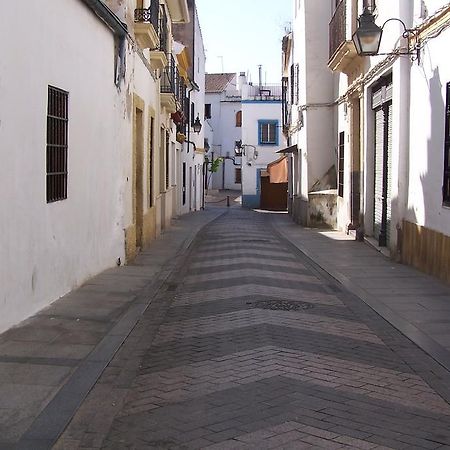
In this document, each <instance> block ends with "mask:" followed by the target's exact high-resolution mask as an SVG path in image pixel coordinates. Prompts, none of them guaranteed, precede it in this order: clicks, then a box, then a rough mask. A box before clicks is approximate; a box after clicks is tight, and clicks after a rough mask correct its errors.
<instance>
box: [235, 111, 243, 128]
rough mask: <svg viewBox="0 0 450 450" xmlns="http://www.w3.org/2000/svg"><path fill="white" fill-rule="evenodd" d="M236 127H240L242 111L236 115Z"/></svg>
mask: <svg viewBox="0 0 450 450" xmlns="http://www.w3.org/2000/svg"><path fill="white" fill-rule="evenodd" d="M236 126H237V127H242V111H238V112H237V113H236Z"/></svg>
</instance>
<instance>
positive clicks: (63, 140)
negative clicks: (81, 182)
mask: <svg viewBox="0 0 450 450" xmlns="http://www.w3.org/2000/svg"><path fill="white" fill-rule="evenodd" d="M68 108H69V93H68V92H66V91H63V90H62V89H58V88H56V87H53V86H49V87H48V99H47V147H46V171H47V203H52V202H56V201H59V200H64V199H66V198H67V153H68V125H69V111H68Z"/></svg>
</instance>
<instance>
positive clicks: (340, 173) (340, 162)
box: [338, 131, 345, 197]
mask: <svg viewBox="0 0 450 450" xmlns="http://www.w3.org/2000/svg"><path fill="white" fill-rule="evenodd" d="M344 151H345V133H344V132H343V131H342V132H341V133H339V145H338V195H339V197H343V196H344V162H345V161H344Z"/></svg>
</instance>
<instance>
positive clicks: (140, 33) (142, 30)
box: [134, 22, 159, 49]
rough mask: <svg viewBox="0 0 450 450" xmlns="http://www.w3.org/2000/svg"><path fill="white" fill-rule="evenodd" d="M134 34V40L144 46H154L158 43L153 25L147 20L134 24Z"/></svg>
mask: <svg viewBox="0 0 450 450" xmlns="http://www.w3.org/2000/svg"><path fill="white" fill-rule="evenodd" d="M134 35H135V37H136V41H137V42H138V44H139V45H140V46H141V48H142V49H144V48H155V47H157V46H158V44H159V37H158V35H157V34H156V31H155V29H154V28H153V25H152V24H151V23H148V22H137V23H135V24H134Z"/></svg>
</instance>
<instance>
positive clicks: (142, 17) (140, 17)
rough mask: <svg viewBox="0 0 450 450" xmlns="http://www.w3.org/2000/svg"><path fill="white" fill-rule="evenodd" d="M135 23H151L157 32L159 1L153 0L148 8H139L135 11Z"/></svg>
mask: <svg viewBox="0 0 450 450" xmlns="http://www.w3.org/2000/svg"><path fill="white" fill-rule="evenodd" d="M134 21H135V22H146V23H151V24H152V25H153V28H154V29H155V30H157V29H158V24H159V0H151V2H150V6H149V7H148V8H144V9H142V8H137V9H135V10H134Z"/></svg>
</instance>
